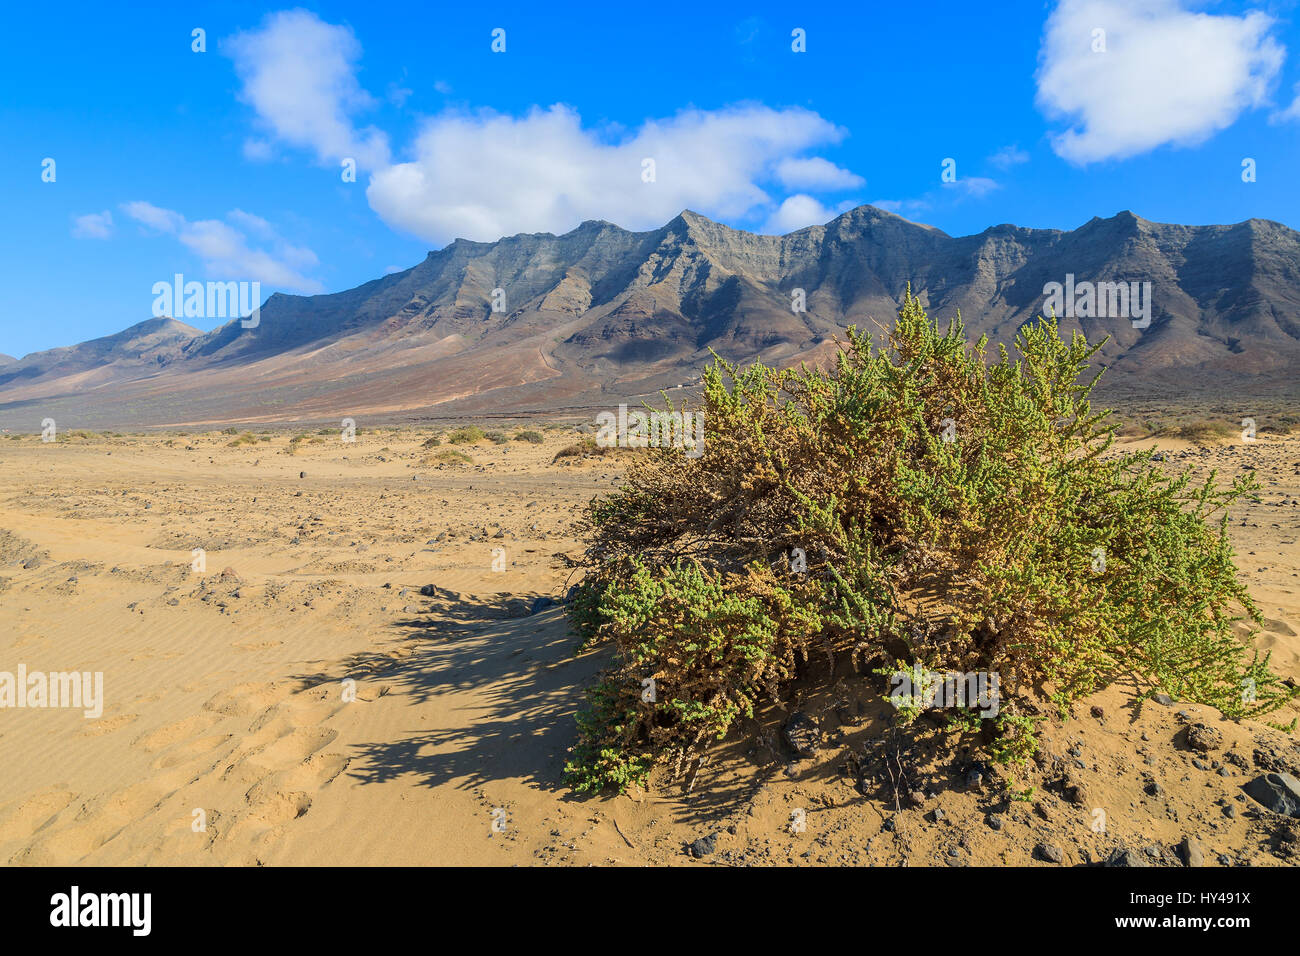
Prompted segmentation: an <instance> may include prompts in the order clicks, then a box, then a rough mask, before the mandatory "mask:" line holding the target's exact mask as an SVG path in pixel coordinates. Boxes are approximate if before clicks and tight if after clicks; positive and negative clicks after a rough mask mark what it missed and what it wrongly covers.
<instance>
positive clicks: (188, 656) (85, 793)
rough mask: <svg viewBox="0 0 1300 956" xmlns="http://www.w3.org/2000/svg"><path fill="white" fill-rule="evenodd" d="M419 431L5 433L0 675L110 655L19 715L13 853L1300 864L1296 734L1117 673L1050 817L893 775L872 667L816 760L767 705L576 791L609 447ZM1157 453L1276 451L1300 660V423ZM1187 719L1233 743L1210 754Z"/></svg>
mask: <svg viewBox="0 0 1300 956" xmlns="http://www.w3.org/2000/svg"><path fill="white" fill-rule="evenodd" d="M428 434H429V432H428V430H423V431H421V430H416V429H392V430H381V431H368V432H365V433H363V434H361V435H359V436H358V438H357V441H356V442H355V443H343V442H341V441H340V440H339V437H338V434H337V432H335V433H332V434H324V435H321V436H318V437H320V439H321V441H320V443H319V444H311V442H310V440H304V441H301V442H299V443H297V446H296V449H295V446H293V445H291V444H290V441H289V438H290V435H289V433H287V432H277V433H274V434H273V435H272V437H271V438H270V440H269V441H265V442H262V441H258V442H256V443H254V444H251V445H248V444H245V445H243V446H241V447H230V442H231V439H232V436H230V435H223V434H217V433H210V434H205V435H190V436H178V435H171V436H168V435H152V436H148V437H145V436H137V437H123V436H120V437H104V436H94V437H89V438H75V437H67V438H65V440H63V441H60V442H57V443H53V444H42V443H41V442H40V441H39V439H38V438H36V437H35V436H25V437H23V438H21V439H13V440H0V502H2V511H0V514H2V517H0V635H3V636H2V637H0V646H3V656H2V658H0V669H8V670H13V669H14V668H15V667H16V666H17V665H18V664H20V663H22V664H25V665H26V666H27V667H28V668H29V669H31V670H44V671H50V672H53V671H70V670H79V671H102V672H103V674H104V689H105V702H104V706H103V713H102V715H101V716H100V717H99V718H98V719H93V720H92V719H87V718H86V717H84V716H83V714H82V713H81V712H80V711H77V710H72V709H51V708H46V709H31V708H27V709H8V710H4V711H0V752H2V753H3V754H4V758H5V766H6V768H7V771H6V773H5V774H3V775H0V861H4V862H7V863H10V864H74V863H79V864H109V865H114V864H182V865H207V864H215V865H229V864H239V865H253V864H360V865H371V864H505V865H509V864H545V863H567V864H586V863H597V864H600V863H621V864H645V863H655V864H662V863H695V862H714V863H818V862H820V863H855V864H857V863H879V864H891V865H892V864H899V863H908V864H911V865H940V864H953V863H986V864H988V863H1027V862H1030V861H1031V860H1033V859H1035V858H1036V856H1041V855H1042V851H1041V848H1040V844H1043V843H1050V844H1052V845H1053V846H1055V847H1057V848H1058V849H1059V850H1060V851H1061V855H1062V858H1063V862H1086V861H1088V860H1098V859H1103V858H1105V857H1106V856H1107V855H1108V854H1111V853H1113V852H1117V851H1120V850H1122V849H1124V848H1128V849H1130V850H1132V851H1133V852H1134V853H1137V854H1139V855H1142V856H1145V857H1147V858H1148V859H1149V860H1150V861H1151V862H1176V860H1175V858H1174V856H1173V855H1172V853H1173V851H1172V849H1171V848H1172V847H1173V846H1174V845H1176V844H1177V843H1178V842H1179V841H1180V840H1181V839H1182V838H1183V837H1184V836H1187V835H1189V834H1191V835H1194V836H1196V837H1198V839H1199V840H1200V842H1201V844H1202V845H1203V846H1204V848H1205V856H1206V859H1207V862H1210V863H1213V862H1232V863H1237V862H1251V863H1263V864H1267V863H1278V862H1291V863H1294V862H1296V861H1297V859H1300V857H1297V856H1296V854H1297V853H1298V852H1300V846H1297V844H1296V843H1295V842H1294V841H1289V840H1288V839H1287V838H1286V832H1283V831H1279V830H1278V826H1277V823H1276V820H1273V819H1270V818H1269V816H1268V815H1267V814H1263V813H1261V812H1260V811H1259V808H1258V807H1256V806H1253V805H1252V803H1251V802H1250V801H1249V800H1248V799H1247V798H1245V797H1244V796H1241V791H1240V787H1241V784H1242V783H1244V782H1245V781H1246V780H1248V779H1250V778H1251V777H1253V776H1255V775H1256V774H1257V773H1259V772H1261V768H1263V767H1266V766H1268V765H1269V764H1270V762H1271V763H1272V764H1274V765H1276V766H1277V767H1290V768H1291V769H1292V772H1296V768H1298V767H1300V748H1297V747H1296V745H1295V743H1294V739H1293V737H1291V736H1289V735H1285V734H1282V733H1280V732H1278V731H1276V730H1274V729H1272V728H1270V727H1268V726H1266V725H1264V724H1252V723H1241V724H1237V723H1232V722H1228V721H1223V720H1221V719H1220V718H1219V717H1218V715H1216V714H1214V713H1213V712H1210V711H1208V710H1207V709H1206V708H1203V707H1196V706H1185V705H1178V704H1176V705H1173V706H1168V707H1166V706H1162V705H1159V704H1154V703H1150V702H1148V703H1146V704H1143V705H1142V706H1140V707H1138V706H1136V705H1135V704H1134V701H1133V699H1132V695H1131V693H1130V692H1129V690H1128V689H1127V688H1123V687H1115V688H1112V689H1110V690H1108V691H1106V692H1104V693H1103V694H1100V695H1098V696H1097V698H1096V699H1095V700H1091V701H1088V702H1086V703H1085V704H1084V705H1082V706H1080V707H1077V708H1076V711H1075V716H1074V717H1073V718H1072V719H1071V720H1068V721H1065V722H1060V723H1056V724H1052V725H1050V726H1049V727H1048V730H1047V733H1046V736H1045V757H1044V758H1043V762H1042V763H1041V764H1040V766H1039V770H1040V771H1041V772H1042V776H1043V779H1044V782H1045V785H1044V786H1043V787H1042V788H1041V790H1040V791H1039V793H1038V795H1037V796H1036V798H1035V800H1034V801H1032V802H1029V803H1014V804H1011V805H1006V806H1004V805H1002V804H1001V803H1000V802H999V801H1000V800H1001V798H1000V797H999V796H998V795H997V794H994V793H992V792H991V791H988V790H986V789H985V788H983V787H981V786H980V785H979V784H978V782H976V783H972V782H971V781H972V778H971V776H970V771H971V766H970V760H969V758H968V757H963V756H962V755H960V754H957V755H953V754H946V753H944V752H942V750H941V748H937V747H936V748H934V749H933V750H926V749H925V748H926V747H927V744H926V743H925V742H924V740H922V742H921V743H920V744H918V746H919V747H921V750H922V752H920V753H918V754H917V755H916V762H917V765H918V766H920V767H923V768H925V773H926V779H927V780H928V783H927V784H926V785H924V786H919V790H918V792H919V793H920V803H919V804H918V805H914V806H904V807H899V808H897V809H896V808H895V806H894V805H893V801H892V797H891V796H890V795H889V794H888V793H887V792H886V791H885V790H883V789H882V788H881V787H880V786H879V785H878V784H877V783H875V782H873V771H872V770H871V763H870V757H871V754H872V751H873V748H879V747H881V746H886V745H887V744H888V740H889V735H888V734H887V733H886V732H885V731H884V726H885V724H884V718H885V711H884V707H883V705H881V704H880V702H879V701H878V700H877V699H874V695H873V694H872V693H871V692H870V689H869V687H868V685H867V683H866V681H865V680H864V679H863V678H861V677H858V676H855V675H853V674H851V673H849V674H835V675H822V678H824V679H821V680H816V681H809V682H806V685H805V686H802V687H801V689H797V690H796V696H795V699H793V700H791V701H790V702H789V706H790V708H791V709H795V708H798V709H800V710H803V711H805V712H807V713H810V714H812V715H813V716H814V717H815V718H817V719H818V720H819V722H820V725H821V727H822V728H823V731H824V736H825V739H824V745H823V749H822V751H821V752H820V753H819V754H818V756H817V757H816V758H814V759H812V760H804V761H798V760H794V759H792V757H791V755H790V754H789V753H788V752H787V751H786V750H784V749H783V747H782V744H781V742H780V726H781V722H782V720H783V719H784V718H785V716H786V714H784V713H782V712H780V711H778V710H776V709H775V708H769V709H768V711H766V712H764V713H763V714H761V715H760V718H759V719H758V720H757V721H755V722H753V724H752V725H749V726H746V727H745V728H744V732H743V733H741V734H737V735H736V736H735V738H734V739H730V740H728V741H727V742H725V743H724V744H723V745H722V746H720V747H719V749H718V751H717V753H716V755H715V757H714V758H713V760H712V761H711V762H710V763H709V764H707V765H706V767H705V769H704V771H703V772H702V773H701V774H700V776H699V778H698V779H697V780H696V781H695V785H694V787H693V788H692V789H691V790H690V791H689V792H687V791H686V790H685V789H684V788H683V786H682V785H681V782H680V781H676V782H674V781H669V780H666V779H657V780H656V784H655V787H654V789H652V790H651V791H648V792H639V791H638V792H634V793H632V794H629V795H627V796H622V797H612V796H611V797H601V798H586V799H578V798H575V797H574V796H573V795H572V794H571V793H570V792H569V791H568V790H567V789H566V788H565V787H564V785H563V783H562V781H561V771H562V767H563V764H564V761H565V757H566V751H567V748H568V747H570V746H571V745H572V743H573V741H574V738H575V727H574V719H573V717H574V712H575V710H576V709H577V707H578V706H579V704H580V703H581V700H582V689H583V687H584V686H585V685H586V684H588V683H589V681H590V678H591V677H592V676H593V675H594V674H595V672H596V671H597V670H598V669H599V668H600V666H601V665H602V658H601V656H600V654H587V655H583V656H580V657H575V656H574V655H573V638H572V636H571V635H570V633H569V630H568V628H567V626H566V623H565V620H564V614H563V609H562V608H561V607H558V606H550V607H540V608H536V609H535V608H534V602H535V601H537V599H538V598H540V597H551V598H552V599H556V600H559V599H562V597H563V595H564V593H565V590H566V587H567V584H568V583H569V581H570V579H571V576H572V575H573V573H574V571H573V567H572V561H571V558H572V557H576V555H577V554H578V553H579V551H580V543H579V541H578V540H577V539H576V538H575V537H574V532H573V529H572V527H571V523H572V520H573V519H574V517H575V515H576V513H577V511H578V509H579V508H580V507H581V506H582V505H583V504H584V503H585V502H586V501H587V500H588V499H590V498H591V496H593V495H594V494H597V493H598V492H600V491H602V490H605V489H608V488H610V487H612V485H613V483H614V482H615V480H616V478H617V468H618V464H617V461H616V459H613V458H600V459H588V460H572V459H566V460H562V462H561V463H558V464H557V463H553V462H552V458H553V456H554V455H555V452H556V451H557V450H558V449H559V448H560V447H561V446H563V445H565V444H567V443H569V442H570V441H572V440H573V435H572V430H571V429H557V430H554V431H548V432H547V433H546V436H547V437H546V441H545V442H544V443H543V444H541V445H534V444H529V443H526V442H521V441H511V442H509V443H507V444H502V445H495V444H491V443H482V444H478V445H474V446H470V447H468V448H467V449H466V450H467V451H468V453H469V454H470V455H471V457H472V458H473V459H474V461H473V463H471V464H466V465H458V466H456V465H442V466H439V465H437V464H436V463H432V462H428V461H427V456H428V455H429V454H430V449H426V448H424V447H422V442H423V441H424V439H425V438H426V437H427V435H428ZM1165 445H1166V452H1167V457H1168V462H1169V467H1172V468H1183V467H1190V468H1196V469H1199V470H1205V469H1207V468H1209V467H1212V466H1217V467H1220V468H1221V469H1222V470H1223V471H1225V472H1226V473H1228V474H1231V473H1232V472H1233V471H1235V470H1236V469H1238V468H1240V467H1243V466H1249V467H1255V468H1257V469H1259V471H1260V475H1261V478H1262V479H1263V481H1264V485H1265V490H1264V493H1263V495H1262V498H1261V500H1260V502H1258V503H1257V504H1253V505H1251V506H1248V507H1246V508H1245V509H1243V510H1242V511H1241V512H1240V513H1239V514H1238V515H1237V516H1236V518H1235V519H1234V526H1233V536H1234V540H1235V541H1236V542H1237V545H1238V548H1239V551H1240V553H1241V567H1242V568H1243V571H1244V572H1245V573H1246V574H1247V576H1248V578H1249V579H1250V581H1251V584H1252V589H1253V590H1254V592H1255V593H1256V594H1257V595H1258V597H1259V600H1260V604H1261V607H1262V609H1263V611H1264V615H1265V617H1266V619H1267V622H1266V630H1265V631H1264V633H1263V634H1262V635H1261V638H1260V644H1261V646H1263V647H1265V648H1268V649H1270V650H1272V652H1273V654H1274V660H1275V663H1276V664H1277V666H1278V668H1279V670H1281V671H1282V672H1283V673H1285V674H1289V675H1291V676H1293V677H1294V676H1300V636H1297V632H1298V631H1300V601H1298V600H1297V587H1298V586H1300V547H1298V546H1297V535H1300V440H1297V439H1294V438H1285V439H1282V438H1272V437H1270V438H1267V439H1264V440H1261V441H1259V442H1257V443H1255V444H1253V445H1250V446H1243V445H1241V444H1240V443H1237V444H1235V445H1222V446H1216V447H1214V448H1211V449H1202V448H1198V447H1197V446H1193V445H1189V444H1186V443H1169V442H1167V443H1165ZM446 448H447V446H445V445H444V446H442V448H441V450H445V449H446ZM295 450H296V453H294V452H295ZM438 450H439V449H433V450H432V451H434V452H436V451H438ZM496 548H504V555H501V554H499V553H494V550H493V549H496ZM193 549H202V550H203V551H204V560H205V562H206V568H205V570H203V571H195V570H193V569H192V567H191V561H192V552H193ZM494 560H495V561H497V562H498V565H497V566H498V567H500V568H502V569H501V570H494V567H493V563H494ZM1094 706H1095V707H1098V708H1100V714H1101V715H1102V716H1100V717H1098V716H1095V715H1094V712H1093V710H1092V708H1093V707H1094ZM1288 719H1289V718H1288ZM1196 722H1205V723H1206V724H1208V725H1210V726H1212V727H1214V728H1216V729H1219V730H1220V732H1221V734H1222V736H1223V743H1222V747H1221V748H1219V749H1217V750H1215V751H1214V752H1212V753H1204V754H1202V753H1200V752H1197V751H1194V750H1191V749H1189V748H1188V747H1187V745H1186V743H1185V742H1184V741H1185V738H1186V734H1187V727H1188V725H1189V724H1192V723H1196ZM1196 761H1200V762H1201V763H1204V764H1205V768H1204V769H1202V768H1201V767H1199V766H1198V765H1197V763H1196ZM1057 762H1059V765H1058V763H1057ZM1062 774H1066V775H1068V774H1074V775H1075V776H1076V777H1077V778H1078V779H1077V780H1076V781H1075V783H1077V784H1079V786H1080V787H1081V788H1082V789H1083V790H1086V793H1087V796H1086V799H1085V800H1083V801H1082V802H1080V801H1078V800H1073V799H1071V798H1069V797H1067V796H1064V795H1063V793H1064V792H1065V791H1062V790H1061V789H1060V788H1059V787H1055V786H1053V785H1052V784H1051V781H1053V780H1057V779H1058V778H1061V775H1062ZM1152 781H1155V782H1157V783H1158V784H1159V787H1158V788H1157V789H1158V791H1159V792H1158V794H1153V793H1151V792H1148V791H1149V790H1150V787H1149V784H1150V783H1151V782H1152ZM1069 793H1070V794H1072V795H1073V797H1078V796H1079V794H1078V793H1077V792H1075V791H1069ZM1097 807H1102V808H1105V810H1106V814H1107V818H1108V821H1109V822H1108V825H1107V827H1106V829H1105V831H1104V832H1103V833H1097V832H1094V830H1093V829H1092V827H1091V822H1092V820H1093V810H1094V809H1095V808H1097ZM796 810H798V811H801V812H802V813H803V814H804V817H805V818H806V820H807V827H806V830H804V831H803V832H791V827H790V822H791V819H792V813H793V812H794V811H796ZM935 811H940V812H939V813H938V814H937V815H936V812H935ZM993 817H996V818H997V819H996V823H994V822H993V821H992V819H991V818H993ZM995 826H996V827H997V829H995V828H994V827H995ZM1279 834H1280V835H1279ZM710 837H712V838H713V839H712V840H711V841H710V839H709V838H710ZM701 838H705V839H704V842H703V843H697V842H696V841H699V840H700V839H701ZM692 844H694V845H695V848H696V853H699V854H700V856H699V858H698V860H697V857H696V856H695V855H694V854H692V853H691V852H689V850H688V848H689V847H690V846H691V845H692ZM1221 858H1222V859H1221Z"/></svg>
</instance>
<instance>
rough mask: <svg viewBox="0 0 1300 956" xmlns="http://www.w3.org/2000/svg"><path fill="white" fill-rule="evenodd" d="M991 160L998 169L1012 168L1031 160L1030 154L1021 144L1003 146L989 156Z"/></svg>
mask: <svg viewBox="0 0 1300 956" xmlns="http://www.w3.org/2000/svg"><path fill="white" fill-rule="evenodd" d="M989 162H990V163H992V164H993V165H994V166H996V167H997V168H998V169H1010V168H1011V167H1012V166H1019V165H1020V164H1021V163H1027V162H1029V154H1028V153H1026V152H1025V151H1024V150H1023V149H1021V148H1020V147H1019V146H1014V145H1013V146H1003V147H1002V148H1001V149H999V150H998V151H997V152H996V153H994V154H993V155H992V156H990V157H989Z"/></svg>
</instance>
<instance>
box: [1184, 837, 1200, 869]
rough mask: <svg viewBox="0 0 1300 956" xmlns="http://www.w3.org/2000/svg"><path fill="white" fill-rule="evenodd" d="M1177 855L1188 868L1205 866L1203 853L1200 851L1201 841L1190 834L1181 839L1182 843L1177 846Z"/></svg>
mask: <svg viewBox="0 0 1300 956" xmlns="http://www.w3.org/2000/svg"><path fill="white" fill-rule="evenodd" d="M1178 853H1179V855H1180V856H1182V858H1183V862H1184V863H1186V864H1187V865H1188V866H1204V865H1205V851H1204V850H1202V849H1201V841H1200V840H1198V839H1196V837H1194V836H1192V835H1191V834H1188V835H1187V836H1185V837H1183V842H1182V843H1180V844H1179V845H1178Z"/></svg>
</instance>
